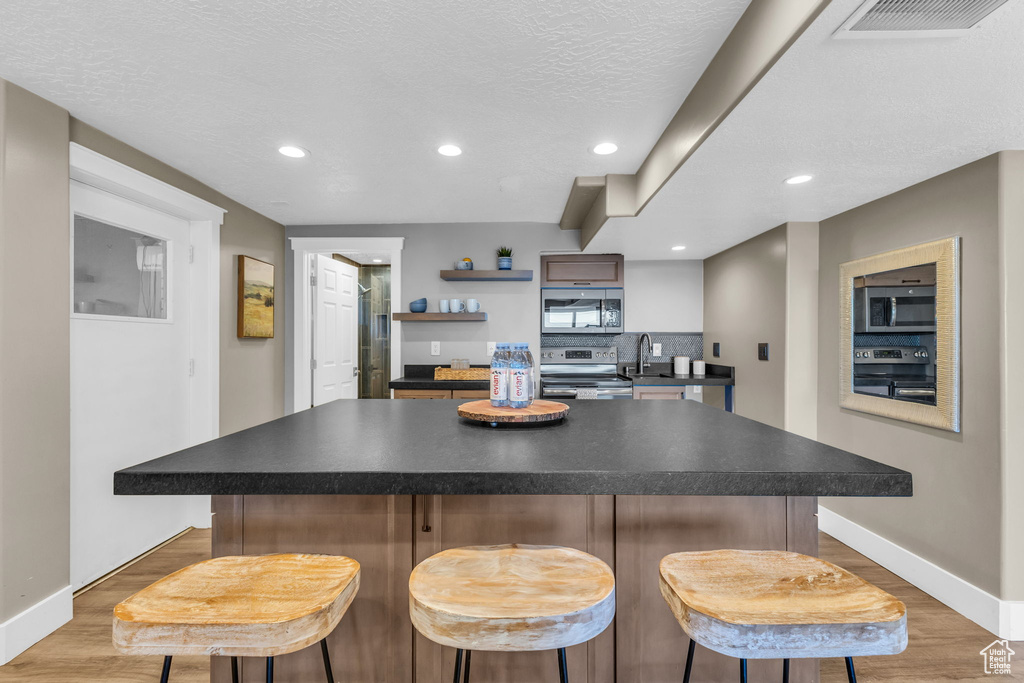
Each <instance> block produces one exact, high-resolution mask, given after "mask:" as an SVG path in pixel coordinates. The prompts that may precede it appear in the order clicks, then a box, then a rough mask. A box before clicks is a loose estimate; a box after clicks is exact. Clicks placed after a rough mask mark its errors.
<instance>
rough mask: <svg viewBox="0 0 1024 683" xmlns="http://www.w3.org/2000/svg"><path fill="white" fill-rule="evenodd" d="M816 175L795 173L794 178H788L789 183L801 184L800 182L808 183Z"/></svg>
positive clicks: (787, 182)
mask: <svg viewBox="0 0 1024 683" xmlns="http://www.w3.org/2000/svg"><path fill="white" fill-rule="evenodd" d="M813 177H814V176H809V175H795V176H793V177H792V178H786V184H787V185H799V184H800V183H806V182H807V181H808V180H810V179H811V178H813Z"/></svg>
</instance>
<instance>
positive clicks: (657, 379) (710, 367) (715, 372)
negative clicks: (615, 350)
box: [619, 362, 736, 387]
mask: <svg viewBox="0 0 1024 683" xmlns="http://www.w3.org/2000/svg"><path fill="white" fill-rule="evenodd" d="M690 368H691V369H693V364H692V362H691V364H690ZM626 369H629V370H630V371H634V370H636V363H619V376H620V377H626V378H628V379H631V380H633V386H636V387H650V386H654V387H678V386H688V387H692V386H705V387H725V386H733V385H735V384H736V368H734V367H732V366H730V365H714V364H712V363H707V367H706V368H705V370H706V371H707V372H706V373H705V374H703V375H693V374H690V375H672V376H671V377H661V376H660V375H661V374H662V373H665V374H668V373H671V372H672V364H671V363H652V364H651V367H649V368H647V369H645V370H644V372H645V373H647V376H646V377H634V376H632V375H627V374H626V372H625V370H626ZM654 373H657V374H655V375H654V376H651V375H652V374H654Z"/></svg>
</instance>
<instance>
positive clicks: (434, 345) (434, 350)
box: [430, 341, 441, 356]
mask: <svg viewBox="0 0 1024 683" xmlns="http://www.w3.org/2000/svg"><path fill="white" fill-rule="evenodd" d="M430 355H431V356H440V355H441V342H439V341H436V342H434V341H432V342H430Z"/></svg>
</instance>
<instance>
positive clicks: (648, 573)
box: [615, 496, 818, 683]
mask: <svg viewBox="0 0 1024 683" xmlns="http://www.w3.org/2000/svg"><path fill="white" fill-rule="evenodd" d="M816 512H817V499H816V498H786V497H739V496H616V497H615V580H616V615H615V627H616V634H617V641H616V672H617V676H616V679H615V680H616V681H618V683H678V681H681V680H683V669H684V664H685V661H686V651H687V644H688V642H689V640H688V638H687V636H686V634H685V633H684V632H683V629H682V628H681V627H680V626H679V623H678V622H677V621H676V619H675V617H674V616H673V614H672V612H671V610H670V609H669V607H668V605H667V604H666V603H665V599H664V598H663V597H662V595H661V590H660V588H659V573H658V564H659V562H660V561H661V558H663V557H664V556H665V555H669V554H671V553H678V552H684V551H692V550H718V549H722V548H732V549H738V550H792V551H794V552H801V553H804V554H809V555H817V554H818V541H817V538H818V537H817V533H818V527H817V518H816V517H815V513H816ZM790 676H791V677H790V681H792V682H793V683H817V681H818V661H817V660H794V661H793V662H792V668H791V671H790ZM690 680H692V681H702V682H703V683H707V682H709V681H716V682H717V681H722V682H725V681H729V682H730V683H731V682H732V681H737V680H739V660H737V659H733V658H731V657H726V656H724V655H720V654H718V653H716V652H712V651H711V650H707V649H705V648H703V647H700V646H698V647H697V648H696V652H695V655H694V663H693V670H692V673H691V679H690ZM749 680H751V681H781V680H782V661H781V660H750V662H749Z"/></svg>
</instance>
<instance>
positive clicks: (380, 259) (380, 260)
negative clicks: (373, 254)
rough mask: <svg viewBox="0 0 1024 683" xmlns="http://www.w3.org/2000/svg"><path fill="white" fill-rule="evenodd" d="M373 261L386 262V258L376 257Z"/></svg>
mask: <svg viewBox="0 0 1024 683" xmlns="http://www.w3.org/2000/svg"><path fill="white" fill-rule="evenodd" d="M373 262H374V263H384V259H382V258H375V259H373Z"/></svg>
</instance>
